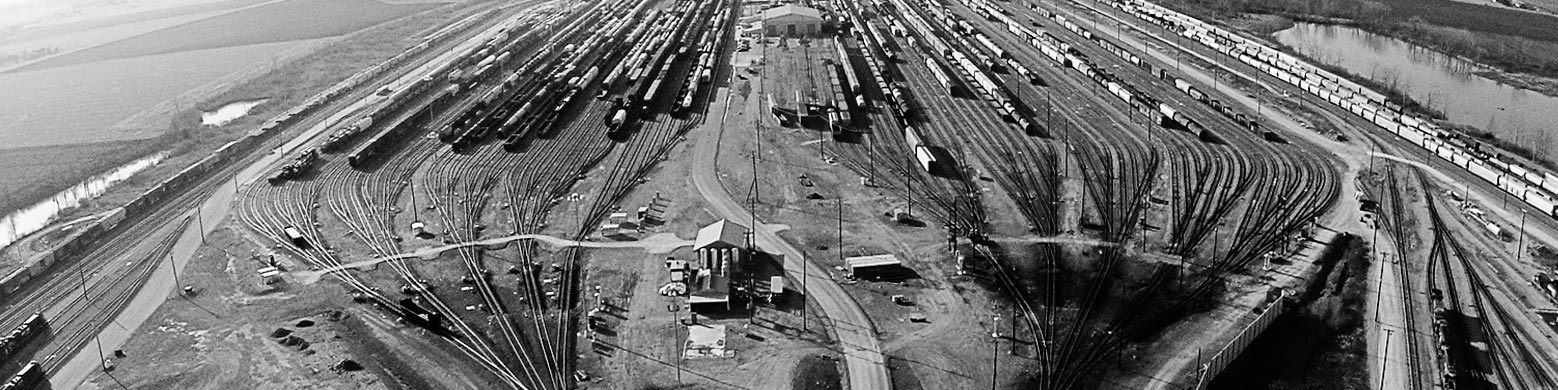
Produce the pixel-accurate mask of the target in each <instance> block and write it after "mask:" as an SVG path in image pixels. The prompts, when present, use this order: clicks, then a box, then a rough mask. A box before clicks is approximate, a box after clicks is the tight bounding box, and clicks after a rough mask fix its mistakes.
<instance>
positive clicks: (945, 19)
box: [893, 0, 1043, 134]
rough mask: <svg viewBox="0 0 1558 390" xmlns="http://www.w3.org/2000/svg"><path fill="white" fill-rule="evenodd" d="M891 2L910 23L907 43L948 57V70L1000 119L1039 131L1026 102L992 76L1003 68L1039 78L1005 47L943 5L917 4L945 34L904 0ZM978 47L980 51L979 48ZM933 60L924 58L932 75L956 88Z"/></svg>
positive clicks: (1029, 78)
mask: <svg viewBox="0 0 1558 390" xmlns="http://www.w3.org/2000/svg"><path fill="white" fill-rule="evenodd" d="M893 5H894V6H895V7H897V8H899V9H900V10H901V11H903V12H901V13H900V14H899V17H900V18H902V19H903V20H905V21H906V24H907V25H909V26H910V27H909V28H908V29H907V32H914V34H913V35H911V39H910V41H911V43H919V44H921V45H920V47H922V48H923V49H924V50H926V51H927V52H928V54H930V55H931V57H936V58H949V59H950V61H949V62H948V63H949V64H950V68H951V69H952V72H955V73H958V74H959V75H961V78H963V79H968V80H972V82H971V83H969V84H967V87H966V90H967V92H968V93H969V94H971V95H977V96H978V97H980V98H981V99H982V100H984V101H987V102H990V103H991V104H992V105H993V106H994V107H995V109H996V111H998V112H999V113H1000V114H1001V116H1002V118H1003V119H1005V120H1007V121H1009V122H1012V123H1014V124H1016V125H1017V127H1018V128H1019V129H1022V131H1023V132H1024V133H1026V134H1038V133H1041V132H1042V131H1043V129H1042V127H1041V126H1039V123H1038V121H1036V120H1034V119H1033V113H1032V112H1031V110H1030V109H1029V108H1028V105H1027V104H1025V103H1023V102H1022V101H1021V99H1020V98H1018V96H1017V95H1016V94H1015V93H1013V92H1012V91H1011V90H1010V89H1008V88H1006V87H1005V86H1003V85H1000V84H998V83H996V82H995V78H994V77H993V76H992V75H993V74H994V73H996V72H1000V71H1002V70H1003V69H1004V70H1008V71H1013V72H1015V73H1017V74H1018V75H1020V76H1021V77H1022V78H1023V79H1025V80H1027V81H1028V82H1029V83H1037V82H1039V81H1040V80H1039V79H1038V78H1037V76H1036V75H1034V74H1033V72H1032V71H1030V70H1028V69H1027V67H1026V66H1024V65H1022V64H1021V63H1020V62H1018V61H1016V60H1015V59H1014V58H1012V56H1011V54H1010V53H1009V52H1008V51H1006V50H1005V49H1004V48H1002V47H1001V46H1000V45H998V44H996V43H995V42H994V41H992V40H990V39H989V37H987V36H985V35H984V34H982V33H980V32H979V30H977V29H976V28H974V27H973V26H972V25H971V24H969V23H968V22H967V21H966V20H962V19H961V18H959V17H958V16H956V15H953V14H951V13H949V12H946V11H945V10H944V9H943V8H944V7H943V6H941V5H939V4H920V5H921V6H923V7H922V9H925V10H928V11H929V13H930V14H931V15H932V17H933V19H934V20H937V21H939V22H940V23H941V25H942V26H946V27H947V30H948V31H950V34H948V36H946V37H943V36H941V34H938V33H937V31H936V30H934V29H931V28H930V23H929V22H928V21H926V20H923V19H922V18H921V17H920V16H919V15H916V14H915V13H914V12H912V11H913V10H914V9H916V8H913V7H911V6H910V4H909V3H908V2H906V1H903V0H894V1H893ZM913 36H918V37H919V39H918V40H915V39H913V38H912V37H913ZM949 41H951V42H955V43H956V45H957V47H963V48H968V49H969V50H968V51H969V54H965V53H964V52H963V51H961V50H954V48H953V46H950V45H949V43H947V42H949ZM976 43H977V44H976ZM981 48H982V49H984V51H981V50H980V49H981ZM985 51H989V52H990V53H991V55H987V54H986V53H985ZM970 54H971V55H972V56H970ZM935 63H936V61H934V60H929V59H928V60H927V61H926V66H927V67H929V68H930V69H931V71H932V75H933V76H936V77H937V79H938V82H942V83H943V86H944V87H947V88H948V91H949V93H953V94H956V93H957V92H956V90H955V89H954V88H952V85H951V84H949V83H947V82H946V79H955V78H951V77H949V76H950V75H949V74H947V73H945V72H944V69H943V68H942V67H940V66H936V65H935Z"/></svg>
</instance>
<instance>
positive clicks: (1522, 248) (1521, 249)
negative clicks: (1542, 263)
mask: <svg viewBox="0 0 1558 390" xmlns="http://www.w3.org/2000/svg"><path fill="white" fill-rule="evenodd" d="M1525 252H1526V211H1525V210H1520V241H1519V242H1518V243H1516V244H1515V263H1516V264H1519V263H1520V256H1521V255H1524V254H1525Z"/></svg>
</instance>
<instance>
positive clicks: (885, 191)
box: [689, 45, 1030, 389]
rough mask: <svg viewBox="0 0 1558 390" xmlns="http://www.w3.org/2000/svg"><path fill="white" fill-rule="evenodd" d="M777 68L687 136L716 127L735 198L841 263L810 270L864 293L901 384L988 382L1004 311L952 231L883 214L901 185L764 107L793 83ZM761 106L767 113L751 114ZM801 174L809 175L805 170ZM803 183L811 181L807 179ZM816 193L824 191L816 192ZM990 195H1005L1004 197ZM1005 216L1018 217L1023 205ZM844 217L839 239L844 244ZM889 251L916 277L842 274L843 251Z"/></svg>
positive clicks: (740, 82)
mask: <svg viewBox="0 0 1558 390" xmlns="http://www.w3.org/2000/svg"><path fill="white" fill-rule="evenodd" d="M754 46H757V45H754ZM759 50H763V49H759V48H757V47H754V48H753V53H756V52H758V51H759ZM767 50H768V52H767V54H768V56H769V57H770V58H769V60H768V63H769V64H789V63H790V62H789V61H791V60H786V59H783V58H779V56H783V55H790V56H800V55H803V54H804V53H803V51H801V50H798V49H795V48H793V47H792V49H791V50H790V51H788V52H784V51H781V50H782V49H777V48H776V47H772V46H771V47H769V48H767ZM824 53H831V49H829V48H827V47H818V48H812V49H811V52H810V55H811V56H812V60H814V61H821V60H820V58H818V57H821V56H829V55H828V54H824ZM792 60H793V59H792ZM786 66H794V65H786ZM737 73H738V74H741V75H742V76H743V78H748V77H751V76H752V74H751V73H746V72H744V70H743V69H741V68H738V72H737ZM775 73H777V72H775ZM774 76H775V78H774V79H770V80H768V81H767V82H768V83H770V84H768V85H767V86H764V87H763V88H758V86H757V85H756V84H754V83H755V82H756V79H755V78H751V79H737V80H735V83H736V85H735V87H734V90H735V91H737V92H743V91H745V92H747V93H748V94H749V95H748V96H745V97H743V96H740V95H737V96H735V97H733V98H732V101H731V104H730V106H731V109H730V110H731V111H730V115H729V117H728V118H727V119H726V122H727V124H726V126H725V129H724V130H723V132H720V131H718V128H717V127H716V128H714V129H706V130H715V131H713V132H707V131H706V132H704V133H703V134H698V135H695V136H693V137H689V138H694V137H708V136H718V137H719V138H720V139H719V142H720V144H721V147H720V153H719V156H718V158H719V160H718V162H717V165H718V167H719V172H720V179H721V182H722V183H723V184H724V186H725V188H726V189H727V190H728V191H730V192H731V193H732V194H733V195H735V196H736V197H737V199H738V200H741V199H742V198H743V197H744V196H748V194H756V195H757V196H756V199H755V200H756V201H757V207H758V210H759V212H760V215H761V216H762V217H763V219H764V220H766V221H769V222H771V223H782V224H785V225H788V226H790V227H791V229H790V230H788V231H785V232H783V233H781V235H783V236H785V237H786V238H788V239H789V240H791V241H792V242H794V243H796V244H797V245H796V246H797V247H799V248H800V249H802V250H803V251H805V252H806V254H807V256H808V257H809V258H811V259H812V260H813V261H817V262H819V263H821V264H823V265H825V266H826V267H831V268H834V269H833V271H832V272H830V275H812V277H819V276H821V277H831V278H834V279H835V280H840V281H841V283H843V284H844V285H845V289H846V291H849V293H850V295H851V296H852V297H854V298H855V299H856V300H857V301H859V302H860V305H861V307H862V308H864V309H865V310H866V312H867V314H868V315H869V316H870V317H871V319H872V321H873V322H874V323H875V325H876V326H877V329H878V332H879V333H880V334H881V337H882V340H883V349H884V351H885V352H887V354H888V355H889V359H890V360H891V361H892V363H891V364H892V365H893V366H894V367H903V368H907V369H897V370H893V371H892V373H893V376H894V378H893V379H894V382H895V385H899V386H900V388H926V389H941V388H970V387H985V386H989V384H990V382H989V378H990V375H989V367H990V365H989V363H990V362H989V360H988V359H990V356H991V350H990V349H989V348H988V346H989V345H990V344H989V342H990V337H989V335H990V326H991V324H990V319H991V318H992V317H994V316H995V315H996V314H997V313H1003V314H1004V313H1006V310H1005V309H998V308H996V305H995V304H994V303H993V300H992V299H991V297H990V296H989V295H988V293H987V292H986V290H985V289H984V287H981V286H980V285H979V284H978V282H977V281H975V280H973V279H970V278H968V277H964V276H958V275H957V269H956V261H955V259H954V256H953V255H952V254H951V253H950V252H949V251H948V248H947V247H946V245H945V243H946V236H945V232H944V231H942V230H941V229H940V228H939V227H913V226H907V225H901V224H897V223H894V222H892V221H890V220H889V219H888V218H887V217H886V216H885V215H884V213H885V212H886V211H888V210H891V209H893V208H894V207H903V206H905V205H906V199H905V198H903V196H902V194H901V192H900V191H899V190H896V189H891V188H873V187H865V186H862V185H861V184H860V183H861V181H860V180H861V175H860V174H857V173H855V172H851V171H849V170H848V169H846V168H844V167H842V166H839V165H834V164H832V163H830V162H828V161H827V160H825V159H823V158H822V157H821V156H819V154H818V153H819V150H820V151H822V153H824V154H827V155H831V154H832V153H833V150H836V149H835V148H836V146H834V142H835V141H833V140H832V139H831V137H826V138H825V140H824V141H822V143H823V144H822V145H821V147H820V148H819V145H818V144H817V143H818V139H819V134H818V133H817V132H816V131H814V130H810V129H793V128H783V127H780V126H778V124H777V122H775V120H774V118H773V117H772V116H771V115H768V114H766V112H765V111H763V110H766V109H767V108H766V106H764V105H763V102H761V101H759V99H756V96H757V93H758V92H759V91H758V90H759V89H766V90H767V91H768V92H767V93H773V94H775V99H776V100H777V99H778V98H779V97H778V92H774V91H776V90H781V89H786V88H787V87H785V86H784V84H780V83H782V82H783V81H781V80H782V79H787V78H794V76H793V75H790V76H778V75H774ZM823 82H824V83H825V80H824V81H823ZM823 86H824V87H825V86H826V84H823ZM792 100H793V99H792ZM716 103H718V102H716ZM759 112H763V113H762V114H756V115H754V113H759ZM754 117H756V119H755V121H756V122H757V123H756V126H758V127H760V128H761V129H762V130H761V132H760V134H761V136H760V139H761V148H762V149H761V150H762V154H761V155H760V156H759V161H757V163H756V168H757V169H758V177H760V178H761V179H760V180H758V181H757V183H756V186H755V187H753V181H752V177H753V167H754V164H753V161H752V151H753V150H754V149H755V148H754V147H755V146H756V145H755V144H754V142H755V141H757V140H756V139H754V138H755V137H754V135H756V134H754V133H753V132H752V130H751V129H752V127H753V125H754ZM710 121H711V123H712V126H717V125H718V123H717V122H716V120H715V119H711V120H710ZM692 142H697V141H692ZM883 172H885V169H884V170H883ZM803 175H804V176H805V177H806V180H801V179H800V177H801V176H803ZM806 182H810V183H811V185H810V186H807V185H806ZM812 193H816V194H817V195H819V196H820V197H821V199H809V197H810V195H811V194H812ZM992 197H993V196H992ZM838 199H842V204H843V213H842V214H843V215H842V218H840V217H839V214H840V213H839V203H837V202H838ZM916 202H917V203H919V202H923V200H918V201H916ZM991 203H999V200H997V201H994V202H991ZM915 207H922V206H920V205H916V206H915ZM992 215H995V214H994V213H993V214H992ZM1000 215H1006V216H1012V218H1016V215H1017V214H1016V213H1006V214H1000ZM840 219H842V228H843V240H842V241H843V246H842V247H840V246H839V228H840ZM1012 222H1013V221H1011V220H1007V219H1004V218H1001V217H997V218H996V220H993V221H991V224H992V225H993V226H1004V225H1016V226H1021V225H1022V224H1021V223H1017V224H1012ZM1017 230H1019V231H1020V230H1021V229H1020V228H1019V229H1017ZM885 253H891V254H894V255H896V256H898V257H899V259H901V260H902V261H903V262H904V264H905V265H906V266H907V268H908V269H909V271H910V273H911V274H912V276H910V277H908V278H907V279H902V280H890V281H851V280H847V279H845V274H844V272H843V271H842V266H843V259H842V258H843V257H845V256H858V255H873V254H885ZM893 295H904V296H905V297H906V298H908V299H909V301H911V302H913V305H898V304H894V303H892V299H891V298H892V296H893ZM912 312H919V313H922V314H924V315H925V317H926V319H927V322H912V321H910V320H909V315H910V313H912ZM1008 317H1009V316H1008ZM971 346H978V347H971ZM1009 346H1010V344H1007V343H1005V342H1003V344H1002V347H1001V350H1002V351H1003V352H1002V353H1001V356H1002V358H1001V359H1000V360H1001V361H1000V362H999V363H1000V365H1001V367H1002V369H1001V371H1002V372H1001V375H1000V377H999V378H1000V379H999V381H1001V382H1002V383H1009V382H1010V381H1012V380H1013V379H1014V378H1015V375H1016V373H1017V372H1018V370H1019V369H1020V367H1023V366H1025V365H1027V364H1028V363H1029V362H1030V361H1028V360H1027V359H1021V358H1016V357H1014V356H1011V355H1008V354H1007V353H1006V352H1005V351H1007V350H1009Z"/></svg>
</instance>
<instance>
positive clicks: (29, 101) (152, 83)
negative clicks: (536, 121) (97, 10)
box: [0, 8, 468, 212]
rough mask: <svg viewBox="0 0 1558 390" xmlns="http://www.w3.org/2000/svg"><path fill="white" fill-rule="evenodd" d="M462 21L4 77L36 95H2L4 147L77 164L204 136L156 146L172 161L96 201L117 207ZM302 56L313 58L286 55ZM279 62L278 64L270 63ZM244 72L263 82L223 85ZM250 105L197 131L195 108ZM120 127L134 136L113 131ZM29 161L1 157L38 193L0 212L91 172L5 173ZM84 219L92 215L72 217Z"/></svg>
mask: <svg viewBox="0 0 1558 390" xmlns="http://www.w3.org/2000/svg"><path fill="white" fill-rule="evenodd" d="M467 12H468V10H466V9H463V8H455V9H452V10H451V11H449V12H444V13H441V14H439V13H425V14H422V15H416V16H411V17H409V18H406V19H404V20H403V23H396V24H394V25H383V26H378V27H374V28H371V29H368V30H365V31H362V32H358V33H355V34H353V35H348V36H345V37H342V38H338V39H336V40H335V41H334V42H332V41H329V40H310V41H291V42H277V43H268V44H259V45H248V46H238V47H225V48H219V49H210V50H198V51H190V52H183V53H172V54H162V55H155V56H145V57H139V58H130V59H122V60H111V61H103V62H98V63H93V64H83V65H74V66H68V67H59V68H53V69H47V70H42V71H37V72H26V73H0V90H7V91H11V90H16V91H34V92H35V93H29V94H25V95H24V94H0V145H4V146H5V147H30V146H39V145H54V147H52V148H50V149H47V150H48V152H47V153H50V155H73V154H78V152H77V150H76V149H74V148H73V147H72V146H70V145H69V144H71V143H82V142H85V143H95V142H106V141H108V140H133V139H145V138H150V137H156V136H158V135H160V134H165V133H179V134H191V135H201V136H199V137H190V138H187V139H170V140H168V142H164V143H160V144H159V145H160V146H161V147H162V149H165V150H173V151H174V153H173V154H172V155H170V156H169V159H168V160H167V161H165V162H164V163H163V164H162V165H160V166H158V167H154V168H152V169H149V170H147V171H146V172H143V173H142V174H141V175H139V176H143V177H148V178H151V179H147V180H137V181H132V182H128V183H125V184H124V185H122V186H120V187H116V188H115V189H112V190H110V191H109V192H108V193H107V194H105V195H104V196H102V197H101V199H100V202H98V203H101V204H117V203H116V202H122V201H126V200H128V199H130V198H131V197H133V196H134V195H136V194H139V192H140V191H142V190H144V189H145V188H146V186H149V185H151V184H152V183H155V182H156V180H155V178H158V177H165V176H167V175H171V174H173V173H174V172H177V171H178V170H180V169H183V167H184V166H186V165H187V164H189V163H191V162H193V161H195V160H198V159H199V158H201V157H204V155H205V153H208V152H209V151H210V150H212V149H213V148H215V147H217V146H219V145H221V144H222V143H224V142H227V141H230V140H232V139H234V138H235V137H237V135H238V134H241V133H242V132H243V131H247V129H251V128H253V127H254V126H256V125H257V124H258V123H260V122H261V121H263V120H265V119H267V118H269V117H271V116H274V115H276V114H277V113H280V112H281V111H283V110H285V109H286V107H288V106H291V105H294V104H297V103H299V102H301V101H302V100H303V99H305V98H307V97H308V95H310V94H313V93H315V92H317V91H319V90H322V89H323V88H325V87H327V86H329V85H331V84H334V83H336V82H338V81H340V80H342V79H344V78H346V77H347V76H348V75H350V74H351V73H353V72H356V71H358V70H360V69H362V68H365V67H367V66H370V65H371V64H374V63H377V62H379V61H383V60H384V59H387V58H389V57H390V56H392V55H394V54H395V53H398V52H400V51H402V50H404V49H406V48H408V47H410V46H411V45H412V44H414V43H415V42H413V41H408V40H405V39H403V38H404V37H406V36H409V35H411V34H413V33H414V32H416V31H420V30H422V29H425V28H427V27H429V26H432V25H434V24H436V23H447V22H448V21H450V20H453V19H454V18H458V17H464V16H465V15H467ZM321 44H323V45H325V46H323V47H322V48H318V49H313V48H311V47H309V46H308V45H312V46H317V45H321ZM301 49H308V50H310V51H312V52H311V53H307V54H305V53H292V52H287V51H288V50H294V51H295V50H301ZM293 54H296V55H306V56H305V57H303V58H302V59H297V60H293V59H291V58H290V57H295V56H294V55H293ZM278 58H279V59H280V61H279V62H275V61H276V60H277V59H278ZM289 61H290V62H289ZM246 70H247V71H254V72H264V73H259V74H257V75H256V74H247V75H244V78H250V80H248V81H244V80H241V79H235V80H222V79H223V78H225V77H229V76H234V75H236V73H238V72H245V71H246ZM196 90H200V91H196ZM192 91H193V92H192ZM212 93H215V95H212ZM255 97H269V98H271V101H270V102H269V103H267V104H265V105H261V106H259V107H257V108H256V109H255V110H253V111H251V112H250V113H249V115H248V116H245V117H242V118H239V119H238V120H235V121H234V122H232V123H229V124H228V125H227V126H224V127H222V128H218V129H208V128H203V127H201V126H200V125H199V115H198V112H195V111H196V110H197V109H199V108H214V107H216V106H217V105H220V104H222V103H224V102H228V101H233V100H242V99H248V98H255ZM153 108H155V110H154V109H153ZM154 111H156V112H154ZM130 119H134V120H130ZM154 124H160V125H154ZM116 125H117V126H116ZM126 125H130V126H133V127H129V128H119V127H118V126H126ZM151 151H152V149H151V148H150V147H149V146H148V147H143V148H140V149H138V152H140V153H142V154H144V153H149V152H151ZM89 153H90V154H99V155H101V154H105V153H108V154H113V155H117V154H118V153H120V152H112V151H104V150H103V149H102V148H101V147H100V146H87V147H85V148H84V149H82V150H80V152H79V155H89ZM133 154H134V153H128V154H125V156H127V157H125V158H124V160H126V161H127V160H129V159H131V158H133V157H129V156H131V155H133ZM28 156H31V157H34V158H35V157H37V155H36V154H31V153H27V152H21V151H12V150H0V161H5V162H7V163H6V164H5V165H0V166H3V167H6V168H7V169H6V170H5V171H6V172H7V173H8V174H10V175H12V176H13V177H14V179H16V181H6V182H5V183H7V184H8V188H18V189H22V188H34V189H33V190H28V191H8V192H7V195H8V196H7V198H6V199H5V200H6V202H0V203H4V204H0V206H3V207H0V212H10V211H11V210H15V209H16V208H17V207H20V206H21V205H25V204H28V203H31V202H35V201H36V200H37V199H42V198H44V197H46V196H48V195H49V194H51V193H52V192H51V191H48V190H46V189H50V188H53V189H55V191H57V189H63V188H66V187H68V186H70V185H74V184H75V183H77V182H79V181H80V180H82V179H84V178H86V177H88V176H90V175H92V174H95V173H97V172H96V171H93V170H91V169H86V168H83V167H82V166H80V165H79V164H77V162H79V163H85V161H75V162H72V161H71V160H69V159H62V158H53V159H48V160H46V161H49V162H50V163H49V164H48V165H47V166H45V165H41V164H36V163H32V164H21V165H12V164H9V162H10V161H13V160H21V161H38V160H25V159H27V158H29V157H28ZM120 162H122V161H120ZM97 165H102V164H97V163H95V162H94V165H93V166H97ZM31 169H47V170H48V171H47V172H51V173H54V174H43V173H33V171H30V170H31ZM40 172H42V171H40ZM64 173H72V174H69V175H65V174H64ZM90 211H92V210H91V209H90V208H89V209H83V210H78V212H90Z"/></svg>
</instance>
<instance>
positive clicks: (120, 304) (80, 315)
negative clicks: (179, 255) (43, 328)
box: [34, 218, 190, 374]
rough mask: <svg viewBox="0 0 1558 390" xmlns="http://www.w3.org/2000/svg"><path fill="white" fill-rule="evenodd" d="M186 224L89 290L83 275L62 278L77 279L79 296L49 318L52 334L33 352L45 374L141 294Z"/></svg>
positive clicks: (55, 369) (69, 356) (182, 223)
mask: <svg viewBox="0 0 1558 390" xmlns="http://www.w3.org/2000/svg"><path fill="white" fill-rule="evenodd" d="M189 223H190V218H185V220H184V221H183V222H181V223H180V224H179V225H177V227H176V228H175V229H174V230H173V231H172V232H173V233H172V234H168V235H166V236H164V237H162V238H161V239H159V240H158V241H157V243H156V246H155V247H154V248H152V249H151V251H150V253H148V254H147V255H146V256H144V257H141V258H140V259H139V260H135V261H133V262H131V263H128V264H126V265H125V266H124V267H123V268H120V269H119V270H118V272H117V273H116V274H114V275H104V277H102V278H99V279H98V281H97V282H96V283H94V284H92V285H91V287H88V283H87V276H86V275H84V274H82V275H79V278H76V277H64V278H62V279H76V281H77V282H79V283H80V284H79V285H78V286H79V287H80V289H81V295H78V296H76V298H75V299H73V300H72V302H71V304H70V305H69V306H67V307H66V308H65V309H64V310H63V311H62V312H60V313H59V314H56V315H54V316H53V317H51V318H50V319H49V321H50V323H49V326H50V328H52V329H53V330H54V334H53V336H52V338H51V340H50V342H49V343H48V345H46V346H45V347H43V348H42V349H40V350H39V351H38V352H36V353H34V356H42V358H39V359H36V360H37V361H38V362H39V363H40V364H42V365H43V366H44V367H45V368H46V369H47V372H48V373H50V374H53V373H55V372H58V371H59V369H60V368H63V367H64V364H65V362H66V361H67V360H69V359H70V358H71V357H72V355H73V354H74V352H75V351H78V350H80V349H81V348H83V347H85V346H86V344H87V343H88V341H91V340H93V339H94V337H96V336H97V332H98V330H99V329H101V327H102V324H105V323H107V322H108V321H111V320H113V318H114V317H115V316H117V315H119V313H120V312H121V311H123V310H124V308H125V307H126V306H128V305H129V301H130V298H132V297H134V296H135V293H136V292H138V291H140V289H141V286H144V285H146V282H147V280H148V279H150V277H151V273H152V271H154V270H156V269H157V265H158V264H159V263H160V262H162V260H163V259H165V258H167V256H168V253H169V252H170V251H172V250H173V244H174V243H175V242H177V241H178V238H179V235H180V233H182V232H183V231H184V228H186V227H188V226H189ZM99 352H102V351H99Z"/></svg>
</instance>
